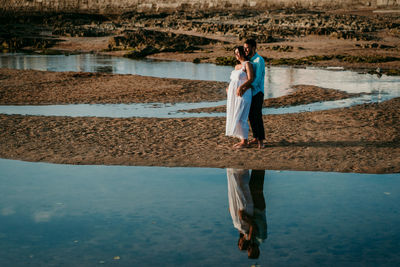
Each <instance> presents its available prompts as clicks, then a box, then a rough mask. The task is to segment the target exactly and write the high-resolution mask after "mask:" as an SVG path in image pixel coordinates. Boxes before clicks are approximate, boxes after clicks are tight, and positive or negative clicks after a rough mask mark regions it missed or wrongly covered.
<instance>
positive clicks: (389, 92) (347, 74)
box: [0, 54, 400, 117]
mask: <svg viewBox="0 0 400 267" xmlns="http://www.w3.org/2000/svg"><path fill="white" fill-rule="evenodd" d="M0 67H2V68H13V69H36V70H44V71H83V72H110V73H118V74H139V75H145V76H155V77H166V78H184V79H194V80H211V81H228V79H229V76H230V72H231V70H232V68H231V67H227V66H217V65H214V64H194V63H188V62H174V61H154V60H131V59H127V58H122V57H111V56H102V55H94V54H80V55H70V56H65V55H54V56H49V55H24V54H2V55H0ZM298 84H306V85H315V86H319V87H324V88H331V89H338V90H343V91H346V92H349V93H370V94H371V95H367V96H362V97H359V98H351V99H346V100H339V101H326V102H322V103H314V104H310V105H302V106H297V107H289V108H278V109H275V108H273V109H264V111H263V112H264V114H280V113H292V112H301V111H314V110H323V109H330V108H336V107H348V106H351V105H355V104H362V103H365V102H379V101H384V100H387V99H391V98H393V97H398V96H400V77H393V76H386V75H383V76H382V77H381V78H378V77H377V76H376V75H370V74H359V73H357V72H352V71H343V70H326V69H318V68H292V67H268V68H267V71H266V79H265V97H266V98H271V97H279V96H283V95H286V94H288V93H289V92H290V88H291V87H292V86H293V85H298ZM222 104H225V102H224V101H219V102H215V103H195V104H191V103H180V104H159V103H151V104H132V105H112V104H106V105H62V106H58V105H52V106H48V107H45V106H40V107H35V106H2V107H0V112H1V113H6V114H29V115H61V114H62V113H63V112H65V113H64V115H67V116H92V114H101V115H99V116H107V117H112V116H113V117H131V116H138V117H199V116H201V117H204V116H224V114H204V113H202V114H193V113H180V112H178V110H182V109H193V108H202V107H212V106H217V105H222ZM154 105H156V106H158V108H154ZM41 112H43V113H41ZM52 112H53V113H52Z"/></svg>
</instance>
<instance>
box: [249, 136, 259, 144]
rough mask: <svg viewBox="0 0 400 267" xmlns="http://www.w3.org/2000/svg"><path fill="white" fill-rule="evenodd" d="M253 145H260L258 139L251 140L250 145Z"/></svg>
mask: <svg viewBox="0 0 400 267" xmlns="http://www.w3.org/2000/svg"><path fill="white" fill-rule="evenodd" d="M252 144H258V140H257V138H254V139H251V140H250V141H249V145H252Z"/></svg>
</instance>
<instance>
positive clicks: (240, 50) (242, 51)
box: [233, 45, 249, 60]
mask: <svg viewBox="0 0 400 267" xmlns="http://www.w3.org/2000/svg"><path fill="white" fill-rule="evenodd" d="M236 49H237V50H238V51H239V55H240V56H241V57H242V58H244V59H246V60H249V59H248V57H247V56H246V53H245V52H244V47H243V46H242V45H240V46H236V47H235V49H234V50H233V51H236Z"/></svg>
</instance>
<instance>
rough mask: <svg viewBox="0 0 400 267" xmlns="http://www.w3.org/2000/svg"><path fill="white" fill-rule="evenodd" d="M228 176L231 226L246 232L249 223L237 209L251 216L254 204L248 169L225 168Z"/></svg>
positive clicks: (248, 228) (247, 231)
mask: <svg viewBox="0 0 400 267" xmlns="http://www.w3.org/2000/svg"><path fill="white" fill-rule="evenodd" d="M226 174H227V178H228V199H229V212H230V214H231V217H232V222H233V226H234V227H235V228H236V229H238V230H239V231H240V232H241V233H243V234H248V233H249V230H250V225H249V224H248V223H247V222H245V221H243V220H241V219H240V217H239V210H243V211H244V212H246V213H247V214H248V215H250V216H253V213H254V204H253V198H252V197H251V192H250V186H249V182H250V175H249V170H240V169H230V168H228V169H226Z"/></svg>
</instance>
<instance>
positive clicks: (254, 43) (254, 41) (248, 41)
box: [244, 39, 257, 47]
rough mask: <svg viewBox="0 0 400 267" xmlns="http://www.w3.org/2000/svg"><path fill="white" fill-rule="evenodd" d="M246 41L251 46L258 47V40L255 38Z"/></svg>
mask: <svg viewBox="0 0 400 267" xmlns="http://www.w3.org/2000/svg"><path fill="white" fill-rule="evenodd" d="M244 43H245V44H248V45H249V46H251V47H257V43H256V40H254V39H247V40H246V42H244Z"/></svg>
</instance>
